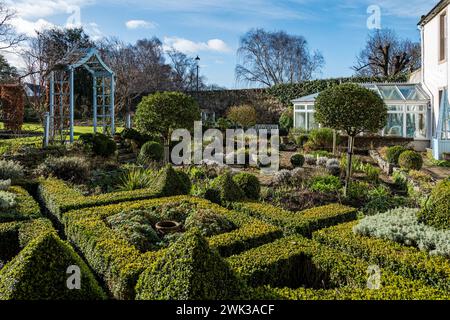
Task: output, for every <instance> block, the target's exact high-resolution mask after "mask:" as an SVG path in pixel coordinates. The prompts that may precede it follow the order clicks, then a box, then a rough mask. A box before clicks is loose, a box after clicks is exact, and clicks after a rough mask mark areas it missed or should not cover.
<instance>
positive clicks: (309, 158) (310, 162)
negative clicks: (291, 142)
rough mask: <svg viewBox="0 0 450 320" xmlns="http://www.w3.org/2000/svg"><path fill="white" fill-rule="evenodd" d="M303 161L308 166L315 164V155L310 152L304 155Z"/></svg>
mask: <svg viewBox="0 0 450 320" xmlns="http://www.w3.org/2000/svg"><path fill="white" fill-rule="evenodd" d="M305 162H306V164H307V165H309V166H315V165H316V164H317V157H315V156H313V155H312V154H307V155H305Z"/></svg>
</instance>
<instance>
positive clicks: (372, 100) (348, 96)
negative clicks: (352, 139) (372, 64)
mask: <svg viewBox="0 0 450 320" xmlns="http://www.w3.org/2000/svg"><path fill="white" fill-rule="evenodd" d="M315 110H316V113H315V118H316V121H317V122H319V123H321V124H322V125H323V126H324V127H328V128H333V129H336V130H342V131H344V132H346V133H347V134H348V135H349V136H356V135H357V134H359V133H361V132H377V131H378V130H380V129H382V128H383V127H384V126H385V125H386V121H387V106H386V104H385V103H384V101H383V99H382V98H381V97H380V96H379V95H378V94H376V93H375V92H374V91H372V90H369V89H366V88H363V87H361V86H359V85H357V84H352V83H348V84H342V85H339V86H335V87H332V88H329V89H326V90H324V91H322V92H321V93H320V94H319V96H318V97H317V99H316V103H315Z"/></svg>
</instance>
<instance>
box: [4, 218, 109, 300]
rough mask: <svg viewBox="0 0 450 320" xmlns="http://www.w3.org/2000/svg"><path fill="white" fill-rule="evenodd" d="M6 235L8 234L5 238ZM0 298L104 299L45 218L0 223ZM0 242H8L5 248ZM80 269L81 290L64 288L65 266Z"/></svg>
mask: <svg viewBox="0 0 450 320" xmlns="http://www.w3.org/2000/svg"><path fill="white" fill-rule="evenodd" d="M5 236H7V237H6V238H5ZM0 239H1V240H0V243H1V245H0V257H2V258H6V259H7V260H10V261H9V262H7V263H6V264H5V266H4V267H3V268H2V269H1V270H0V300H56V299H67V300H77V299H82V300H91V299H106V295H105V293H104V292H103V290H102V289H101V287H100V286H99V285H98V283H97V281H96V280H95V278H94V276H93V274H92V273H91V271H90V270H89V268H88V266H87V265H86V264H85V263H84V261H83V260H82V259H81V258H80V257H79V256H78V254H77V253H76V252H75V251H74V250H73V249H72V247H71V246H70V245H69V244H68V243H66V242H64V241H62V240H61V239H60V238H59V237H58V235H57V234H56V231H55V229H54V228H53V227H52V224H51V222H50V221H49V220H47V219H36V220H32V221H23V222H11V223H5V224H0ZM2 242H7V243H8V244H9V246H10V247H9V248H8V251H6V252H5V251H4V246H3V244H4V243H2ZM71 265H76V266H78V267H79V268H80V276H81V289H80V290H70V289H68V288H67V279H68V277H69V276H70V275H68V274H67V273H66V271H67V268H68V267H69V266H71Z"/></svg>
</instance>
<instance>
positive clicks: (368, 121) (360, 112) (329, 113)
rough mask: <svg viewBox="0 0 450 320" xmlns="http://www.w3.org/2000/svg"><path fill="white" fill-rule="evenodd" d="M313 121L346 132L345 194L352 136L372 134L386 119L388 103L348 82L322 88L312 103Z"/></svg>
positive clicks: (349, 167)
mask: <svg viewBox="0 0 450 320" xmlns="http://www.w3.org/2000/svg"><path fill="white" fill-rule="evenodd" d="M315 109H316V113H315V117H316V120H317V121H318V122H319V123H320V124H322V125H323V126H324V127H329V128H332V129H335V130H340V131H344V132H345V133H347V135H348V137H349V139H348V149H347V169H346V180H345V195H346V194H347V189H348V185H349V182H350V177H351V174H352V172H351V168H352V156H353V147H354V141H355V136H357V135H358V134H360V133H363V132H372V133H375V132H377V131H379V130H381V129H382V128H383V127H384V126H385V125H386V121H387V106H386V104H385V103H384V101H383V99H381V97H380V96H379V95H378V94H376V93H375V92H374V91H372V90H369V89H366V88H363V87H361V86H359V85H357V84H352V83H347V84H342V85H339V86H336V87H333V88H329V89H326V90H324V91H322V92H321V93H320V94H319V96H318V97H317V99H316V103H315Z"/></svg>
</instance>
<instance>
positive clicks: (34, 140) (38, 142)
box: [0, 122, 123, 154]
mask: <svg viewBox="0 0 450 320" xmlns="http://www.w3.org/2000/svg"><path fill="white" fill-rule="evenodd" d="M0 130H3V123H2V122H0ZM22 130H24V131H35V132H44V127H43V126H42V125H41V124H40V123H24V124H23V126H22ZM116 130H117V132H121V131H122V130H123V128H122V127H118V128H117V129H116ZM92 132H94V127H92V126H75V127H74V138H75V140H78V137H79V136H80V135H81V134H83V133H92ZM100 132H101V130H100ZM42 140H43V137H42V136H39V137H27V138H17V139H0V154H3V153H5V152H7V151H11V150H17V149H18V148H19V147H21V146H25V145H27V146H33V147H41V146H42Z"/></svg>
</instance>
